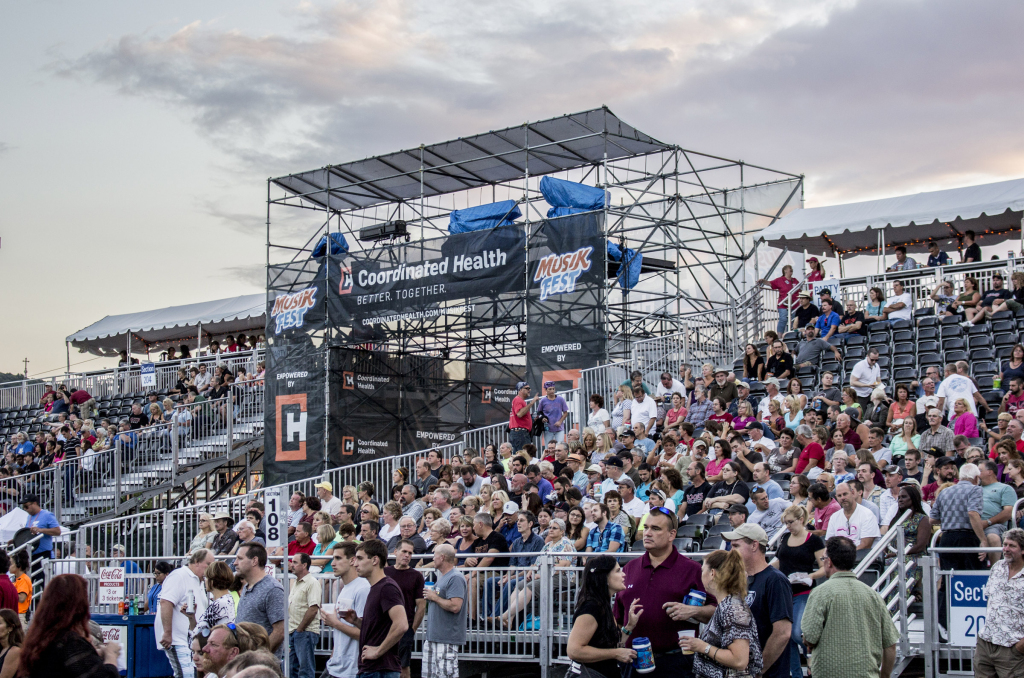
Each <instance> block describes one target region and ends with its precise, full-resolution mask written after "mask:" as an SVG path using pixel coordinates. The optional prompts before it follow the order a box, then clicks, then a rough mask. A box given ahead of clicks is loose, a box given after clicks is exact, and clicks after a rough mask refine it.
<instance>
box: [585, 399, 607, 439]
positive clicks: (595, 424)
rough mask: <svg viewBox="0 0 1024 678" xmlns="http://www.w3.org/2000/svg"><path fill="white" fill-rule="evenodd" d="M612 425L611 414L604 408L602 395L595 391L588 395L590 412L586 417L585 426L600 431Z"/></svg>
mask: <svg viewBox="0 0 1024 678" xmlns="http://www.w3.org/2000/svg"><path fill="white" fill-rule="evenodd" d="M611 425H612V415H610V414H609V413H608V410H606V409H604V397H603V396H601V395H599V394H597V393H595V394H594V395H592V396H590V414H589V415H588V417H587V428H589V429H592V430H594V431H602V430H604V429H606V428H609V427H610V426H611Z"/></svg>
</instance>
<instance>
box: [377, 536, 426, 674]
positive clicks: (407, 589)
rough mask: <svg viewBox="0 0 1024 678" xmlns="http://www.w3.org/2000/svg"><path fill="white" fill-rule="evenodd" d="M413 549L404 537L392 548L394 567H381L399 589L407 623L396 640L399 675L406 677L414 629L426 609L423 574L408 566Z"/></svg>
mask: <svg viewBox="0 0 1024 678" xmlns="http://www.w3.org/2000/svg"><path fill="white" fill-rule="evenodd" d="M414 550H415V546H414V544H413V543H412V542H411V541H409V540H407V539H403V540H402V541H401V542H399V544H398V549H397V550H396V551H395V565H394V567H392V566H390V565H388V566H386V567H385V568H384V574H385V575H387V576H388V577H391V579H393V580H394V582H395V583H396V584H398V588H399V589H401V590H402V606H403V607H404V609H405V617H406V622H407V623H408V630H406V631H405V633H404V634H402V637H401V638H400V639H399V640H398V663H399V664H400V665H401V667H402V678H409V675H410V673H409V672H410V668H409V667H410V666H412V649H413V645H414V644H415V638H416V629H418V628H419V627H420V623H422V622H423V615H425V614H426V612H427V601H426V600H425V599H424V598H423V575H422V574H420V573H419V572H418V571H416V570H414V569H413V568H412V567H411V565H412V556H413V551H414Z"/></svg>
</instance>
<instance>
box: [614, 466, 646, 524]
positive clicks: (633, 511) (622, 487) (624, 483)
mask: <svg viewBox="0 0 1024 678" xmlns="http://www.w3.org/2000/svg"><path fill="white" fill-rule="evenodd" d="M617 483H618V484H617V485H616V487H617V488H618V491H619V494H621V495H622V510H623V511H625V512H626V514H627V515H630V516H633V517H634V518H636V519H637V520H640V519H641V518H643V516H644V514H645V513H647V504H645V503H644V502H642V501H640V500H639V499H637V498H636V483H634V482H633V479H632V478H630V477H629V476H627V475H626V474H625V473H623V474H622V475H621V476H620V477H619V479H618V481H617Z"/></svg>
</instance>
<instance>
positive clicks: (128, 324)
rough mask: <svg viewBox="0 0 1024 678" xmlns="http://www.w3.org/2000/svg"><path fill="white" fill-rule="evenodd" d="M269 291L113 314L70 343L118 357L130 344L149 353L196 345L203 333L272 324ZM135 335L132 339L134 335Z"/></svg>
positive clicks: (217, 333) (86, 350) (255, 328)
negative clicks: (179, 346)
mask: <svg viewBox="0 0 1024 678" xmlns="http://www.w3.org/2000/svg"><path fill="white" fill-rule="evenodd" d="M266 313H267V295H266V294H265V293H262V292H261V293H260V294H248V295H245V296H242V297H232V298H231V299H218V300H216V301H203V302H200V303H198V304H186V305H184V306H169V307H167V308H161V309H157V310H155V311H141V312H139V313H126V314H124V315H108V316H107V317H106V318H104V319H103V320H100V321H98V322H95V323H93V324H92V325H89V326H88V327H86V328H85V329H83V330H80V331H78V332H75V333H74V334H72V335H71V336H70V337H68V338H67V342H68V344H70V345H71V346H73V347H75V348H77V349H78V351H79V352H80V353H92V354H93V355H99V356H114V355H117V354H118V353H119V352H120V351H123V350H125V349H127V348H128V345H129V344H128V342H129V340H130V341H131V350H132V352H133V353H135V352H139V353H142V352H148V351H150V350H156V349H163V348H166V347H168V346H174V345H177V344H181V343H185V344H192V345H195V344H196V341H197V339H198V338H199V337H200V333H201V334H202V335H203V337H206V341H204V342H202V343H204V344H205V343H208V342H209V341H210V340H211V339H213V338H216V337H217V336H220V335H224V334H228V333H231V334H234V333H236V332H247V331H259V332H260V333H262V331H263V330H264V328H265V327H266ZM129 338H130V339H129Z"/></svg>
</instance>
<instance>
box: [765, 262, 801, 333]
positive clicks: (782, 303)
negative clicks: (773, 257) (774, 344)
mask: <svg viewBox="0 0 1024 678" xmlns="http://www.w3.org/2000/svg"><path fill="white" fill-rule="evenodd" d="M757 284H758V285H762V286H763V285H767V286H768V287H770V288H771V289H773V290H776V291H777V292H778V293H779V303H778V311H779V322H778V325H777V327H776V328H775V331H776V332H778V333H779V335H782V334H785V333H786V330H788V329H789V308H790V306H792V305H793V295H792V291H793V290H794V289H795V288H797V287H798V286H799V285H800V281H798V280H797V279H796V278H794V277H793V267H792V266H790V265H789V264H786V265H785V266H783V267H782V275H781V276H779V277H778V278H776V279H775V280H772V281H770V282H769V281H768V280H765V279H763V278H762V279H761V280H758V281H757Z"/></svg>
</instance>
